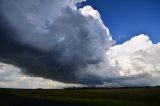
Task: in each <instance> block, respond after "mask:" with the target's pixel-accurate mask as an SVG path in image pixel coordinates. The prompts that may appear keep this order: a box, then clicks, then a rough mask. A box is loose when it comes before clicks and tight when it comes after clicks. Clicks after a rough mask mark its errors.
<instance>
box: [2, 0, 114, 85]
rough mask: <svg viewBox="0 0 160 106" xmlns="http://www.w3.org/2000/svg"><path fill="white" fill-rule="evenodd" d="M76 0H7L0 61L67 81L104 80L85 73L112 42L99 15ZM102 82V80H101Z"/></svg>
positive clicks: (36, 73)
mask: <svg viewBox="0 0 160 106" xmlns="http://www.w3.org/2000/svg"><path fill="white" fill-rule="evenodd" d="M78 2H80V1H78V0H77V1H76V0H66V1H65V2H64V1H62V0H47V1H44V0H34V1H32V0H23V1H21V0H14V1H9V0H2V1H1V3H0V7H1V8H0V9H1V10H0V11H1V12H0V13H1V14H0V15H1V20H0V23H1V24H0V25H1V26H0V29H1V30H0V40H1V41H0V47H1V53H0V61H1V62H5V63H9V64H13V65H15V66H17V67H19V68H21V70H22V72H23V73H25V74H27V75H30V76H38V77H43V78H49V79H52V80H56V81H60V82H66V83H82V84H91V83H100V82H101V80H100V79H99V78H98V77H97V76H94V75H90V74H85V73H86V71H87V70H86V67H88V65H90V64H99V63H101V62H103V61H104V60H103V59H104V56H105V53H106V51H107V50H108V49H109V47H110V46H111V45H112V44H113V41H112V38H111V36H110V33H109V30H108V29H107V28H106V27H105V26H104V24H103V22H102V21H101V18H100V15H99V13H98V12H97V11H96V10H94V9H92V7H90V6H87V7H84V8H82V9H80V10H78V9H77V8H76V6H75V4H76V3H78ZM99 81H100V82H99Z"/></svg>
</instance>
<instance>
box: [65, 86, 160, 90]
mask: <svg viewBox="0 0 160 106" xmlns="http://www.w3.org/2000/svg"><path fill="white" fill-rule="evenodd" d="M130 88H160V86H143V87H137V86H132V87H95V86H93V87H86V86H85V87H68V88H64V89H67V90H78V89H130Z"/></svg>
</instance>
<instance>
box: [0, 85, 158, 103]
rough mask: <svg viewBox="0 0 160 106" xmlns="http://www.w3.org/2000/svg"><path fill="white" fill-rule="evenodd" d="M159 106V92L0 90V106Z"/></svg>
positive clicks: (140, 90) (143, 90)
mask: <svg viewBox="0 0 160 106" xmlns="http://www.w3.org/2000/svg"><path fill="white" fill-rule="evenodd" d="M51 105H52V106H160V88H119V89H77V90H76V89H75V90H73V89H71V90H44V89H35V90H24V89H0V106H51Z"/></svg>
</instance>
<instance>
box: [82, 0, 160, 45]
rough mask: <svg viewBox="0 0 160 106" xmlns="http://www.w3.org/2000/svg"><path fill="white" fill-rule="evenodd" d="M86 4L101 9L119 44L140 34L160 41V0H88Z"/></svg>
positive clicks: (105, 22)
mask: <svg viewBox="0 0 160 106" xmlns="http://www.w3.org/2000/svg"><path fill="white" fill-rule="evenodd" d="M84 5H91V6H92V7H93V8H94V9H96V10H98V11H99V13H100V14H101V17H102V20H103V22H104V24H105V25H106V26H107V27H108V28H109V30H110V33H111V34H112V37H113V39H115V40H116V41H117V44H121V43H124V42H125V41H126V40H129V39H130V38H132V37H133V36H135V35H138V34H147V35H148V36H149V37H150V39H151V40H152V41H153V42H154V43H157V42H159V41H160V35H159V33H160V30H159V28H160V21H159V19H160V1H159V0H87V2H85V3H84ZM82 6H83V5H82Z"/></svg>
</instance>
